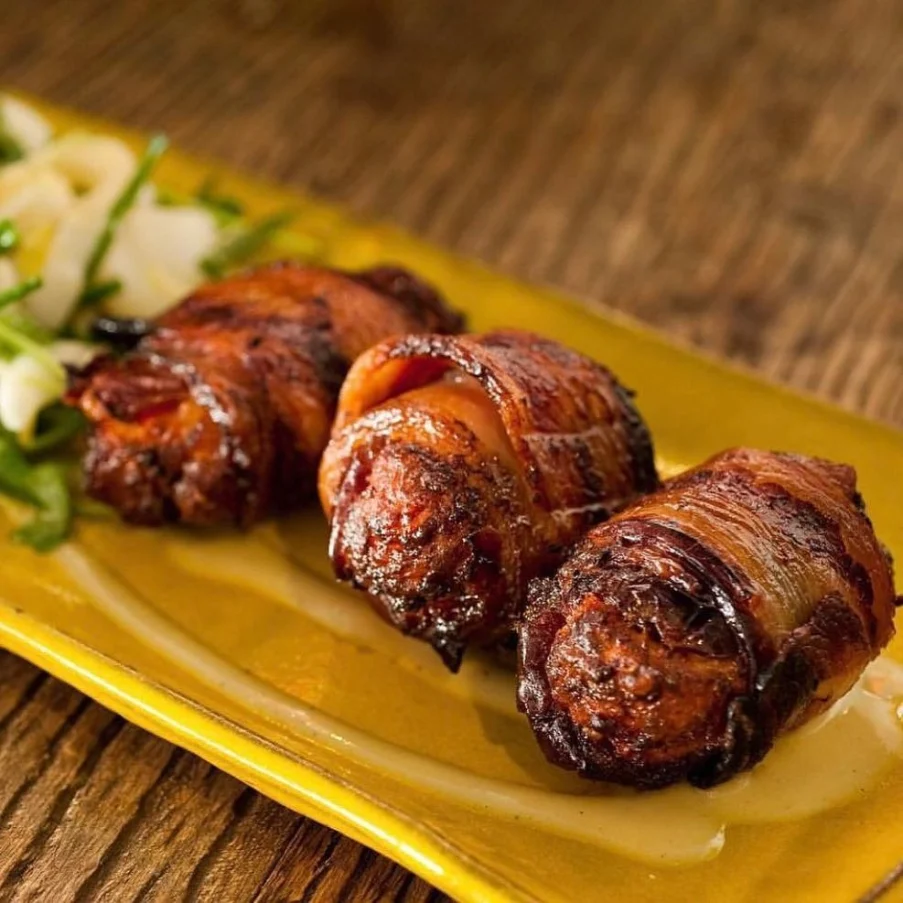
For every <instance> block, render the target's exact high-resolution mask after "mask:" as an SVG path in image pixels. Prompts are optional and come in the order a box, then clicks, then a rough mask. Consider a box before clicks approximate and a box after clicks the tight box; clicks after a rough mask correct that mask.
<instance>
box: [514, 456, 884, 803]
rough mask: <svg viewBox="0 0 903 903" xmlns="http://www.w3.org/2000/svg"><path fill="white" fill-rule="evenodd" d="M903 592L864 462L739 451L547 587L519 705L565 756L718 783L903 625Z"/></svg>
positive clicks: (536, 594)
mask: <svg viewBox="0 0 903 903" xmlns="http://www.w3.org/2000/svg"><path fill="white" fill-rule="evenodd" d="M895 602H896V600H895V597H894V585H893V575H892V569H891V563H890V559H889V557H888V555H887V553H886V552H885V551H884V549H883V548H882V547H881V545H880V543H879V542H878V540H877V539H876V537H875V534H874V531H873V529H872V525H871V523H870V522H869V520H868V518H867V516H866V515H865V512H864V508H863V505H862V501H861V499H860V497H859V495H858V493H857V491H856V476H855V472H854V471H853V469H852V468H850V467H846V466H844V465H839V464H832V463H829V462H827V461H823V460H819V459H813V458H805V457H801V456H796V455H789V454H774V453H766V452H760V451H752V450H743V449H737V450H733V451H728V452H725V453H723V454H721V455H717V456H716V457H714V458H712V459H711V460H709V461H708V462H706V463H705V464H703V465H701V466H700V467H698V468H696V469H695V470H691V471H689V472H688V473H686V474H684V475H682V476H679V477H677V478H676V479H674V480H671V481H670V482H668V483H667V484H666V485H665V486H664V487H663V488H662V489H661V490H660V491H659V492H657V493H655V494H653V495H650V496H647V497H646V498H644V499H641V500H639V501H638V502H637V503H636V504H634V505H632V506H630V507H629V508H627V509H626V510H624V511H622V512H621V513H620V514H618V515H617V516H616V517H614V518H612V519H611V520H610V521H608V522H607V523H605V524H602V525H600V526H598V527H596V528H594V529H593V530H591V531H590V532H589V534H588V535H587V537H586V538H585V539H584V540H583V541H582V542H581V543H580V544H579V545H578V546H577V548H576V550H575V551H574V553H573V555H572V556H571V557H570V559H569V560H568V561H567V562H566V563H565V564H564V565H563V566H562V568H561V569H560V571H559V572H558V573H557V574H556V575H555V576H554V577H551V578H548V579H544V580H538V581H536V582H535V583H534V584H533V586H532V587H531V593H530V603H529V606H528V609H527V612H526V615H525V618H524V620H523V622H522V624H521V626H520V628H519V633H520V637H519V639H520V651H519V659H520V661H519V674H518V695H519V704H520V707H521V709H522V710H523V711H524V712H526V714H527V715H528V717H529V719H530V722H531V724H532V726H533V729H534V731H535V733H536V735H537V738H538V740H539V741H540V744H541V745H542V747H543V749H544V750H545V752H546V754H547V755H548V757H549V758H550V759H551V760H552V761H553V762H555V763H556V764H558V765H562V766H564V767H565V768H570V769H574V770H576V771H578V772H579V773H581V774H582V775H584V776H586V777H590V778H598V779H602V780H607V781H615V782H618V783H624V784H631V785H634V786H638V787H660V786H663V785H666V784H669V783H673V782H676V781H680V780H684V779H688V780H689V781H690V782H691V783H693V784H696V785H698V786H702V787H706V786H710V785H713V784H716V783H718V782H720V781H723V780H726V779H727V778H729V777H731V776H733V775H735V774H736V773H737V772H739V771H741V770H743V769H746V768H749V767H751V766H752V765H754V764H755V763H756V762H758V761H759V760H760V759H761V758H762V757H763V756H764V755H765V753H766V752H767V751H768V750H769V749H770V747H771V746H772V744H773V743H774V740H775V738H776V737H777V736H778V735H779V734H780V733H781V732H782V731H785V730H789V729H791V728H794V727H796V726H798V725H800V724H802V723H804V722H806V721H808V720H809V719H811V718H813V717H814V716H815V715H817V714H819V713H820V712H823V711H825V710H826V709H827V708H829V707H830V706H831V705H832V704H833V703H834V702H835V701H837V700H838V699H839V698H840V697H841V696H843V694H845V693H846V692H847V691H848V690H849V689H850V688H851V687H852V686H853V684H854V683H855V682H856V680H857V679H858V678H859V676H860V675H861V673H862V671H863V669H864V668H865V666H866V665H867V664H868V662H869V661H871V660H872V659H873V658H874V657H875V656H876V655H877V654H878V653H879V652H880V650H881V649H882V648H883V647H884V646H885V645H886V644H887V643H888V642H889V640H890V638H891V637H892V635H893V633H894V625H893V618H894V611H895Z"/></svg>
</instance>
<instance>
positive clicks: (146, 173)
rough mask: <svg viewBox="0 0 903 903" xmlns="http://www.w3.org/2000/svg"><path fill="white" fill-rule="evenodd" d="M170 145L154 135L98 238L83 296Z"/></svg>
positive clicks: (86, 271) (86, 269) (162, 137)
mask: <svg viewBox="0 0 903 903" xmlns="http://www.w3.org/2000/svg"><path fill="white" fill-rule="evenodd" d="M168 145H169V142H168V141H167V139H166V136H165V135H154V137H153V138H151V140H150V141H149V142H148V144H147V147H146V148H145V149H144V153H143V154H142V155H141V159H140V160H139V161H138V166H137V168H136V169H135V174H134V175H133V176H132V178H131V179H129V182H128V184H127V185H126V186H125V188H123V189H122V194H120V195H119V197H118V198H117V199H116V201H115V202H114V203H113V206H112V207H111V208H110V212H109V213H108V214H107V221H106V222H105V223H104V227H103V229H102V231H101V233H100V235H99V236H98V237H97V241H96V243H95V245H94V249H93V250H92V251H91V256H90V257H89V258H88V263H87V266H85V280H84V286H85V287H84V290H83V292H82V294H83V295H84V293H85V292H87V291H89V290H90V289H91V287H92V286H93V285H94V283H95V282H96V280H97V274H98V272H99V271H100V267H101V265H102V264H103V261H104V258H105V257H106V256H107V251H109V250H110V245H111V244H112V243H113V237H114V236H115V234H116V229H117V228H119V224H120V223H121V222H122V219H123V217H124V216H125V215H126V213H128V212H129V210H130V209H131V208H132V205H133V204H134V203H135V199H136V198H137V197H138V192H139V191H140V190H141V188H142V187H143V186H144V184H145V183H146V182H147V181H148V179H150V177H151V174H152V173H153V171H154V167H155V166H156V165H157V161H158V160H159V159H160V157H161V156H162V155H163V153H164V152H165V151H166V148H167V147H168Z"/></svg>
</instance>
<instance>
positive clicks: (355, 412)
mask: <svg viewBox="0 0 903 903" xmlns="http://www.w3.org/2000/svg"><path fill="white" fill-rule="evenodd" d="M657 483H658V480H657V477H656V473H655V467H654V463H653V456H652V445H651V441H650V438H649V433H648V431H647V429H646V427H645V424H644V423H643V421H642V420H641V419H640V417H639V415H638V414H637V412H636V410H635V409H634V407H633V404H632V402H631V400H630V394H629V393H628V392H627V391H626V390H625V389H623V388H622V387H621V386H620V385H619V384H618V383H617V381H616V380H615V378H614V377H613V376H612V375H611V374H610V373H609V372H608V371H607V370H606V369H605V368H604V367H601V366H599V365H598V364H596V363H594V362H593V361H591V360H590V359H589V358H586V357H584V356H582V355H580V354H577V353H576V352H574V351H570V350H568V349H566V348H564V347H562V346H561V345H559V344H557V343H555V342H552V341H549V340H546V339H542V338H540V337H538V336H535V335H532V334H530V333H525V332H515V331H505V332H495V333H490V334H488V335H484V336H456V337H450V336H411V337H408V338H404V339H398V340H392V341H388V342H384V343H382V344H380V345H378V346H377V347H376V348H373V349H371V350H370V351H369V352H368V353H367V354H365V355H363V356H362V357H361V358H360V359H359V360H358V361H357V363H356V364H355V366H354V367H352V369H351V371H350V373H349V375H348V378H347V380H346V382H345V386H344V388H343V389H342V394H341V398H340V401H339V410H338V414H337V417H336V423H335V427H334V430H333V437H332V441H331V443H330V445H329V447H328V448H327V450H326V452H325V454H324V456H323V462H322V465H321V469H320V498H321V501H322V504H323V509H324V511H325V512H326V514H327V517H329V518H330V519H331V540H330V556H331V558H332V562H333V565H334V567H335V571H336V574H337V575H338V576H339V577H340V579H342V580H346V581H349V582H351V583H352V584H353V585H355V586H356V587H358V588H360V589H363V590H365V591H366V592H367V593H368V594H369V596H370V598H371V601H372V602H373V604H374V606H375V607H376V608H377V610H378V611H379V612H380V613H381V614H383V615H384V616H385V617H386V618H387V619H388V620H389V621H390V622H392V623H393V624H395V625H396V626H397V627H399V628H400V629H401V630H403V631H404V632H405V633H409V634H412V635H414V636H417V637H420V638H422V639H424V640H426V641H427V642H429V643H431V644H432V645H433V647H434V648H435V649H436V650H437V651H438V652H439V653H440V654H441V655H442V657H443V659H444V660H445V662H446V663H447V664H448V665H449V667H451V668H453V669H455V668H457V666H458V664H459V663H460V660H461V656H462V654H463V651H464V649H465V647H466V646H467V644H469V643H478V644H489V643H493V642H496V641H499V640H501V639H503V638H505V637H506V636H509V635H510V632H511V630H512V625H513V621H514V619H515V618H516V617H517V616H518V614H519V613H520V611H521V609H522V607H523V604H524V601H525V596H526V587H527V584H528V582H529V580H530V579H531V578H533V577H535V576H537V575H538V574H542V573H546V572H548V571H549V570H550V569H551V568H552V567H554V566H555V565H557V563H558V562H559V561H560V557H561V551H562V549H563V548H566V547H567V546H568V545H569V544H570V543H572V542H573V541H574V540H575V539H576V538H577V537H578V536H579V535H580V533H581V532H582V531H583V530H585V529H586V528H587V527H589V526H590V525H592V524H595V523H598V522H599V521H601V520H604V519H605V518H606V517H608V516H609V515H610V514H611V513H612V512H613V511H616V510H617V509H619V508H621V507H622V506H623V505H625V504H627V503H628V502H630V501H632V500H633V499H634V498H635V496H636V495H637V494H638V493H641V492H647V491H649V490H651V489H654V488H655V486H656V485H657Z"/></svg>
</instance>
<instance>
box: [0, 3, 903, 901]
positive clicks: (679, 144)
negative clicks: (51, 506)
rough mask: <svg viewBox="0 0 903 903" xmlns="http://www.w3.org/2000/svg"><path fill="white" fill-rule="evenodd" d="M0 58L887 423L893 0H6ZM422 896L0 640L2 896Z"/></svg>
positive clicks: (901, 84)
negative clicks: (10, 651)
mask: <svg viewBox="0 0 903 903" xmlns="http://www.w3.org/2000/svg"><path fill="white" fill-rule="evenodd" d="M0 80H2V81H4V82H9V83H11V84H13V85H17V86H19V87H21V88H23V89H26V90H28V91H32V92H35V93H39V94H42V95H44V96H46V97H47V98H48V99H50V100H53V101H57V102H60V103H66V104H70V105H74V106H77V107H81V108H83V109H85V110H87V111H91V112H95V113H99V114H102V115H104V116H108V117H112V118H115V119H119V120H122V121H123V122H126V123H128V124H130V125H133V126H137V127H139V128H145V129H163V130H165V131H167V132H168V133H169V134H170V136H171V138H172V139H173V140H174V141H175V142H176V143H178V144H180V145H182V146H184V147H185V148H187V149H190V150H194V151H199V152H202V153H206V154H211V155H215V156H217V157H220V158H222V159H224V160H226V161H228V162H230V163H232V164H234V165H236V166H239V167H242V168H245V169H248V170H250V171H253V172H256V173H260V174H263V175H266V176H268V177H270V178H272V179H275V180H280V181H284V182H288V183H292V184H295V185H298V186H300V187H302V188H305V189H308V190H311V191H313V192H316V193H319V194H322V195H325V196H327V197H329V198H331V199H334V200H337V201H340V202H342V203H344V204H346V205H348V206H349V207H350V208H352V209H353V210H354V211H356V212H358V213H360V214H365V215H367V216H376V217H381V218H387V219H392V220H394V221H396V222H398V223H400V224H402V225H404V226H406V227H407V228H409V229H411V230H413V231H415V232H417V233H419V234H421V235H423V236H424V237H426V238H428V239H429V240H431V241H434V242H437V243H440V244H443V245H446V246H449V247H451V248H454V249H455V250H457V251H460V252H462V253H464V254H469V255H475V256H478V257H481V258H482V259H484V260H486V261H487V262H489V263H490V264H492V265H493V266H495V267H498V268H501V269H503V270H506V271H508V272H510V273H512V274H514V275H516V276H518V277H522V278H525V279H528V280H532V281H537V282H548V283H552V284H555V285H556V286H559V287H561V288H564V289H566V290H567V291H570V292H572V293H575V294H578V295H581V296H583V297H585V298H587V299H588V301H589V303H591V304H605V305H609V306H611V307H615V308H618V309H621V310H624V311H628V312H630V313H632V314H634V315H635V316H638V317H640V318H642V319H644V320H646V321H648V322H650V323H652V324H653V325H655V326H657V327H659V328H661V329H664V330H666V331H668V332H669V333H671V334H672V335H674V336H676V337H679V338H682V339H685V340H689V341H691V342H693V343H695V344H697V345H699V346H700V347H703V348H705V349H707V350H709V351H712V352H715V353H718V354H722V355H726V356H728V357H730V358H732V359H733V360H736V361H739V362H742V363H745V364H747V365H750V366H753V367H755V368H758V369H759V370H760V371H761V372H763V373H765V374H766V375H768V376H769V377H772V378H775V379H778V380H782V381H785V382H787V383H790V384H792V385H794V386H797V387H799V388H802V389H806V390H809V391H813V392H816V393H819V394H821V395H823V396H825V397H829V398H832V399H834V400H836V401H839V402H840V403H841V404H844V405H847V406H849V407H851V408H854V409H857V410H860V411H862V412H864V413H866V414H868V415H870V416H873V417H877V418H881V419H884V420H887V421H890V422H892V423H896V424H897V425H903V378H901V377H903V262H901V261H903V255H901V246H903V5H901V4H899V3H893V2H885V0H818V2H816V0H612V2H607V3H597V2H594V0H573V2H570V3H556V4H552V3H544V2H542V0H496V2H493V3H486V2H484V0H417V2H414V0H408V2H404V0H394V2H391V0H369V2H367V0H343V2H341V3H339V2H329V0H317V2H314V0H307V2H304V0H130V2H128V3H116V4H111V3H109V2H107V0H9V2H8V3H7V4H4V15H3V25H2V28H0ZM139 899H141V900H161V901H163V900H165V901H171V900H179V899H186V900H210V901H221V900H228V901H270V900H273V901H276V900H278V901H284V900H309V901H325V900H342V901H345V900H350V901H370V900H399V901H425V900H437V899H440V895H439V894H438V893H436V892H435V891H431V890H430V889H429V888H428V887H427V886H426V885H425V884H423V882H421V881H419V880H418V879H415V878H413V877H412V876H410V875H408V874H407V873H405V872H404V871H403V870H402V869H400V868H397V867H396V866H394V865H392V864H391V863H389V862H387V861H386V860H385V859H382V858H381V857H378V856H376V855H374V854H373V853H371V852H369V851H367V850H365V849H363V848H362V847H360V846H358V845H356V844H354V843H352V842H350V841H348V840H346V839H344V838H341V837H339V836H338V835H336V834H334V833H332V832H330V831H328V830H327V829H325V828H322V827H320V826H318V825H316V824H314V823H312V822H310V821H307V820H305V819H302V818H299V817H298V816H295V815H293V814H291V813H289V812H287V811H286V810H284V809H282V808H280V807H279V806H277V805H276V804H274V803H271V802H269V801H267V800H265V799H263V798H262V797H260V796H259V795H257V794H256V793H254V792H252V791H250V790H247V789H245V788H243V787H242V786H241V785H240V784H238V783H237V782H236V781H234V780H232V779H230V778H228V777H226V776H224V775H222V774H221V773H219V772H217V771H216V770H215V769H212V768H210V767H209V766H207V765H205V764H204V763H202V762H200V761H199V760H198V759H196V758H194V757H192V756H190V755H188V754H186V753H184V752H181V751H178V750H176V749H174V748H173V747H171V746H169V745H168V744H166V743H163V742H161V741H159V740H157V739H155V738H153V737H151V736H149V735H148V734H145V733H143V732H141V731H139V730H138V729H136V728H134V727H132V726H131V725H128V724H126V723H125V722H123V721H122V720H121V719H119V718H116V717H114V716H112V715H111V714H109V713H108V712H106V711H105V710H104V709H102V708H101V707H99V706H97V705H95V704H93V703H91V702H89V701H88V700H86V699H85V698H84V697H82V696H80V695H79V694H78V693H76V692H75V691H73V690H71V689H68V688H67V687H65V686H63V685H62V684H60V683H58V682H56V681H54V680H52V679H50V678H47V677H45V676H43V675H42V674H41V673H40V672H38V671H37V670H35V669H34V668H32V667H31V666H29V665H27V664H25V663H24V662H21V661H19V660H17V659H14V658H13V657H11V656H8V655H0V900H53V901H69V900H77V901H92V900H105V901H106V900H112V901H119V900H139Z"/></svg>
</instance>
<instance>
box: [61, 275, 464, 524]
mask: <svg viewBox="0 0 903 903" xmlns="http://www.w3.org/2000/svg"><path fill="white" fill-rule="evenodd" d="M460 326H461V319H460V318H459V317H458V316H457V315H456V314H454V313H452V312H451V311H449V310H448V309H447V308H446V307H445V306H444V304H443V302H442V301H441V299H440V298H439V297H438V295H436V293H435V292H434V291H433V290H432V289H431V288H429V287H428V286H426V285H424V284H423V283H420V282H419V281H418V280H416V279H415V278H414V277H413V276H411V275H410V274H408V273H406V272H405V271H403V270H399V269H395V268H390V267H382V268H379V269H375V270H369V271H366V272H363V273H358V274H346V273H341V272H338V271H334V270H327V269H322V268H317V267H309V266H301V265H298V264H290V263H283V264H275V265H270V266H266V267H263V268H259V269H256V270H252V271H249V272H246V273H243V274H241V275H237V276H233V277H231V278H228V279H225V280H222V281H218V282H211V283H208V284H206V285H204V286H202V287H201V288H199V289H198V290H197V291H196V292H195V293H194V294H192V295H191V296H190V297H189V298H187V299H186V300H185V301H183V302H182V303H181V304H179V305H178V306H177V307H175V308H174V309H173V310H171V311H169V312H168V313H166V314H164V315H163V316H162V317H161V318H160V319H159V320H158V321H157V323H156V324H155V328H154V330H153V331H152V332H151V334H149V335H148V336H146V337H145V338H143V339H142V340H141V341H140V343H139V344H138V346H137V348H136V349H135V350H134V351H132V352H130V353H128V354H127V355H125V356H124V357H122V358H114V357H105V358H102V359H100V360H98V361H95V362H94V363H92V364H91V365H90V366H89V367H88V368H87V369H85V370H84V371H82V372H81V373H80V374H77V375H76V376H75V377H74V379H73V381H72V384H71V387H70V391H69V395H68V401H69V403H70V404H73V405H75V406H77V407H79V408H81V410H82V411H83V412H84V413H85V415H86V416H87V417H88V419H89V421H90V422H91V425H92V431H91V436H90V438H89V442H88V451H87V455H86V458H85V473H86V477H87V485H88V491H89V492H90V494H91V495H92V496H93V497H95V498H97V499H99V500H101V501H103V502H106V503H107V504H110V505H112V506H113V507H115V508H117V509H118V510H119V512H120V513H121V514H122V516H123V517H124V518H125V519H126V520H129V521H132V522H135V523H141V524H160V523H163V522H166V521H183V522H185V523H190V524H214V523H223V522H226V523H229V522H231V523H236V524H242V525H247V524H250V523H252V522H253V521H255V520H257V519H259V518H260V517H262V516H263V515H264V514H266V513H267V512H268V511H270V510H273V509H286V508H289V507H292V506H293V505H296V504H297V503H298V502H299V501H301V500H302V499H303V498H305V497H306V496H309V494H310V492H311V491H312V489H313V486H314V479H315V474H316V467H317V463H318V461H319V457H320V454H321V452H322V450H323V448H324V447H325V445H326V442H327V440H328V438H329V430H330V428H331V425H332V418H333V414H334V411H335V404H336V399H337V397H338V392H339V388H340V386H341V383H342V379H343V378H344V375H345V373H346V371H347V369H348V366H349V364H350V363H351V361H353V360H354V358H356V357H357V356H358V355H359V354H361V352H363V351H364V350H365V349H366V348H368V347H370V346H371V345H373V344H374V343H376V342H377V341H379V340H381V339H384V338H386V337H387V336H391V335H397V334H403V333H409V332H416V331H418V330H419V331H430V332H436V331H439V332H441V331H445V330H454V329H458V328H459V327H460Z"/></svg>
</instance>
